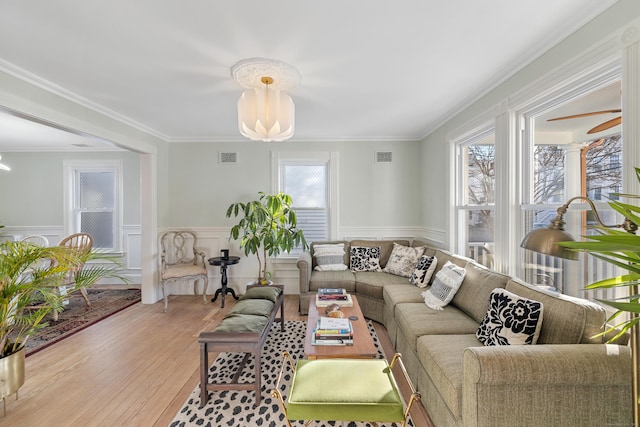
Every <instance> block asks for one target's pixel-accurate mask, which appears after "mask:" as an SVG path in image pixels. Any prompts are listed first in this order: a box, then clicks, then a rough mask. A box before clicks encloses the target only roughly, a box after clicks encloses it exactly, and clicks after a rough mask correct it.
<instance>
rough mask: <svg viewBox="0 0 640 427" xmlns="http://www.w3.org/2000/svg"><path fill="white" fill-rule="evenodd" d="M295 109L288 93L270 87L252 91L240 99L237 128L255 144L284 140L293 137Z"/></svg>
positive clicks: (246, 92) (265, 86) (244, 93)
mask: <svg viewBox="0 0 640 427" xmlns="http://www.w3.org/2000/svg"><path fill="white" fill-rule="evenodd" d="M294 125H295V106H294V104H293V100H292V99H291V97H290V96H289V95H287V94H286V93H283V92H280V91H279V90H277V89H272V88H269V87H268V85H264V86H262V87H256V88H254V89H249V90H247V91H245V92H243V93H242V95H241V96H240V99H239V100H238V128H239V129H240V133H241V134H242V135H244V136H246V137H247V138H249V139H252V140H254V141H265V142H270V141H284V140H285V139H289V138H291V137H292V136H293V132H294V127H295V126H294Z"/></svg>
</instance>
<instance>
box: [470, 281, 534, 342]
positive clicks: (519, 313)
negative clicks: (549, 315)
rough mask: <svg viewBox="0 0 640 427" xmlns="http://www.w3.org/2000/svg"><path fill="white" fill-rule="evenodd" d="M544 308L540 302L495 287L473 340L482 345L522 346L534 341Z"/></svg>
mask: <svg viewBox="0 0 640 427" xmlns="http://www.w3.org/2000/svg"><path fill="white" fill-rule="evenodd" d="M543 311H544V307H543V306H542V303H541V302H538V301H534V300H530V299H527V298H523V297H520V296H518V295H516V294H514V293H511V292H509V291H507V290H505V289H499V288H496V289H494V290H493V291H492V292H491V295H490V296H489V308H488V310H487V314H485V316H484V319H483V320H482V323H480V327H479V328H478V330H477V331H476V337H477V338H478V340H479V341H480V342H481V343H483V344H484V345H487V346H490V345H523V344H529V345H532V344H535V343H536V342H538V336H539V335H540V327H541V326H542V314H543Z"/></svg>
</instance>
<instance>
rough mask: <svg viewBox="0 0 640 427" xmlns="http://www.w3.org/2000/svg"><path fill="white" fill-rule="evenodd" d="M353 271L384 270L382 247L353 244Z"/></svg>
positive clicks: (351, 254) (351, 253)
mask: <svg viewBox="0 0 640 427" xmlns="http://www.w3.org/2000/svg"><path fill="white" fill-rule="evenodd" d="M350 256H351V271H353V272H356V271H382V269H381V268H380V247H379V246H376V247H367V246H352V247H351V252H350Z"/></svg>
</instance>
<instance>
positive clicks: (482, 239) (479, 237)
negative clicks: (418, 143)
mask: <svg viewBox="0 0 640 427" xmlns="http://www.w3.org/2000/svg"><path fill="white" fill-rule="evenodd" d="M455 144H456V159H457V162H456V169H457V171H458V172H457V174H456V175H457V176H458V177H459V179H458V181H457V189H456V211H457V212H456V225H455V227H454V230H455V233H456V236H455V246H456V252H458V253H461V254H465V255H466V256H468V257H470V258H473V259H475V260H476V261H479V262H480V263H482V264H485V265H486V266H488V267H493V250H494V227H495V225H494V218H495V214H494V212H495V177H496V167H495V165H496V161H495V160H496V159H495V151H496V150H495V132H494V129H493V127H492V126H489V127H487V128H484V129H483V130H481V131H478V132H474V133H473V134H471V135H468V136H466V137H463V138H460V139H458V140H456V141H455Z"/></svg>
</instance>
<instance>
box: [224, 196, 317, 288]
mask: <svg viewBox="0 0 640 427" xmlns="http://www.w3.org/2000/svg"><path fill="white" fill-rule="evenodd" d="M258 196H259V197H258V199H257V200H252V201H249V202H237V203H232V204H231V205H230V206H229V207H228V208H227V218H230V217H231V216H233V217H240V221H239V222H238V223H237V224H236V225H234V226H233V227H231V233H230V237H231V238H232V239H234V240H237V239H238V238H239V239H240V248H242V249H243V250H244V254H245V255H246V256H249V254H255V255H256V256H257V258H258V283H262V284H266V283H267V282H268V281H269V278H270V277H271V273H270V272H269V269H268V267H267V256H271V257H274V256H277V255H279V254H280V253H282V252H291V250H293V248H295V247H302V248H303V249H306V248H307V241H306V240H305V238H304V234H303V232H302V230H300V229H298V228H297V224H298V218H297V216H296V212H295V210H294V209H293V208H292V207H291V203H292V200H291V196H289V195H288V194H285V193H278V194H265V193H263V192H258ZM261 252H262V257H261V256H260V253H261Z"/></svg>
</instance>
